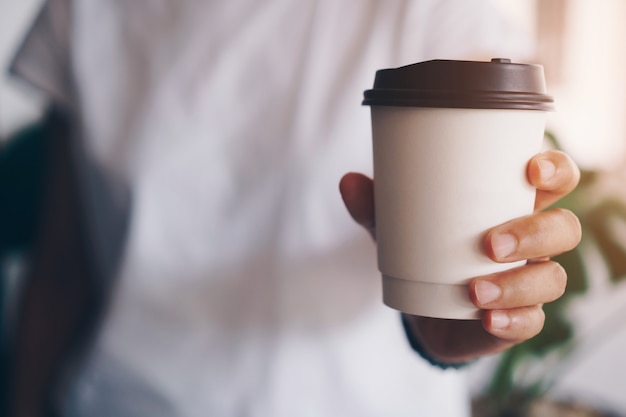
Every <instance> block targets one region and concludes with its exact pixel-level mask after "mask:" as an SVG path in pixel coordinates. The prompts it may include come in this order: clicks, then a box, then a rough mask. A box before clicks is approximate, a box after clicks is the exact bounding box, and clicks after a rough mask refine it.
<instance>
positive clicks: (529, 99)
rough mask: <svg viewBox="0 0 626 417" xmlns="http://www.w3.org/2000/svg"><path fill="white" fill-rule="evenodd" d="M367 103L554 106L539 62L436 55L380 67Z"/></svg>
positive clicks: (508, 107) (529, 108) (522, 108)
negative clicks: (485, 60)
mask: <svg viewBox="0 0 626 417" xmlns="http://www.w3.org/2000/svg"><path fill="white" fill-rule="evenodd" d="M363 104H364V105H368V106H404V107H445V108H473V109H521V110H543V111H553V110H554V100H553V99H552V97H551V96H549V95H548V94H546V85H545V79H544V75H543V67H542V66H541V65H532V64H517V63H511V60H510V59H506V58H494V59H492V60H491V62H479V61H452V60H433V61H425V62H419V63H417V64H412V65H407V66H404V67H400V68H391V69H382V70H379V71H377V72H376V78H375V80H374V88H373V89H371V90H367V91H365V94H364V100H363Z"/></svg>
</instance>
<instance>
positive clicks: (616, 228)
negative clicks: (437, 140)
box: [0, 0, 626, 415]
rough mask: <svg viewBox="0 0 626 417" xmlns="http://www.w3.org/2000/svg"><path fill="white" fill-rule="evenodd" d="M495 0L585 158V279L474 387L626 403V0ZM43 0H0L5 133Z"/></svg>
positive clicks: (561, 125)
mask: <svg viewBox="0 0 626 417" xmlns="http://www.w3.org/2000/svg"><path fill="white" fill-rule="evenodd" d="M493 1H494V2H495V3H496V4H497V5H498V7H500V8H501V10H502V12H503V13H505V14H507V15H508V16H509V17H510V19H511V22H512V24H514V25H518V26H519V27H520V28H521V29H522V30H524V31H526V32H527V33H528V35H529V36H530V37H532V38H534V40H535V41H536V45H537V48H536V54H535V59H534V61H535V62H537V63H541V64H542V65H544V68H545V73H546V79H547V85H548V90H549V92H550V93H551V94H552V95H553V96H554V97H555V101H556V105H557V112H556V113H554V114H551V115H550V116H549V121H548V130H549V131H550V132H551V133H552V134H553V135H554V137H555V138H556V140H557V145H555V143H554V142H547V144H546V146H559V147H561V148H563V149H564V150H565V151H567V152H568V153H569V154H570V155H571V156H572V157H573V158H574V159H575V160H576V161H577V163H578V164H579V166H580V167H581V168H582V169H583V170H584V174H585V175H584V178H583V180H584V181H583V184H582V185H581V187H580V189H579V190H578V191H577V192H576V193H575V195H574V196H572V198H570V199H569V200H568V201H566V202H564V203H563V204H564V205H565V206H567V207H568V208H570V209H572V210H574V211H575V212H576V213H577V214H578V215H579V216H580V217H581V219H582V220H583V230H584V232H585V238H584V240H583V242H582V244H581V246H580V248H579V249H578V250H577V252H576V254H575V256H574V257H573V258H572V257H569V258H567V259H565V260H564V262H565V263H567V266H568V273H569V274H570V275H571V276H573V277H574V278H575V279H576V280H578V281H580V282H578V281H577V282H576V283H575V285H573V288H574V290H572V292H571V293H570V294H569V296H568V297H566V299H565V300H564V302H563V303H562V304H561V305H560V306H559V308H558V310H555V311H556V313H554V314H557V315H559V320H561V321H564V322H566V325H565V327H559V326H558V325H556V327H549V328H547V330H546V333H548V336H550V332H553V333H552V334H553V335H556V334H557V333H558V329H563V328H565V329H566V331H565V333H559V335H560V336H562V337H560V339H559V338H557V339H558V340H550V339H549V338H548V340H543V342H545V343H546V344H547V345H549V348H544V347H543V346H542V347H541V348H537V346H536V345H535V346H531V347H529V348H528V350H527V351H524V350H523V349H522V350H521V351H518V352H517V353H516V355H518V356H516V357H515V358H513V359H512V358H508V362H507V361H505V363H504V365H503V359H502V358H500V357H497V358H491V359H489V360H485V361H482V362H481V363H479V364H478V365H476V366H474V367H472V369H470V371H469V378H470V379H471V382H472V386H473V390H474V391H473V394H474V395H475V396H476V398H479V397H481V396H483V395H484V393H485V392H486V390H492V391H493V390H494V386H493V385H490V384H492V382H493V381H494V375H495V374H496V372H500V376H502V375H504V376H505V377H504V379H500V380H498V382H497V384H498V387H496V388H498V389H499V391H498V393H499V394H500V395H504V396H506V395H510V393H511V392H513V391H521V392H522V393H524V395H526V396H528V397H533V396H541V397H544V396H545V395H547V396H548V397H551V398H556V399H559V400H564V401H566V402H569V403H584V404H587V405H590V406H592V407H594V408H597V409H601V410H605V411H611V412H613V413H614V414H612V415H626V396H625V395H624V391H623V383H622V381H621V378H622V375H626V355H624V353H623V352H624V351H626V284H625V283H624V281H623V280H622V278H623V277H624V275H626V266H624V265H626V209H624V207H626V204H625V203H624V202H626V181H625V180H626V173H624V171H625V169H624V163H623V162H624V161H623V159H624V157H625V156H626V122H625V120H626V118H625V116H626V114H625V110H626V82H625V78H626V77H625V75H626V54H625V53H624V49H623V43H624V40H625V39H626V24H625V23H626V2H624V1H623V0H602V1H599V2H591V1H588V0H493ZM41 3H42V1H41V0H19V1H15V0H0V68H2V69H3V71H2V72H1V73H0V138H5V137H6V136H7V135H8V134H9V133H11V132H13V131H14V130H15V129H17V128H18V127H20V126H22V125H24V124H26V123H27V122H28V121H29V120H33V119H35V118H37V117H38V116H39V115H40V113H41V110H42V106H41V102H40V100H39V99H38V98H37V97H36V96H33V95H32V92H30V91H27V90H25V89H23V88H22V86H20V85H18V84H16V83H15V81H12V80H10V79H9V77H8V75H7V74H6V71H4V69H6V65H7V63H8V62H9V60H10V58H11V57H12V54H13V53H14V50H15V48H16V47H17V45H18V43H19V40H20V39H21V38H22V37H23V35H24V31H25V30H26V27H27V26H28V25H29V23H30V21H31V19H32V18H33V16H34V13H35V12H36V11H37V9H38V7H39V6H40V4H41ZM622 255H623V256H622ZM568 291H569V290H568ZM561 324H562V323H561ZM554 329H556V330H554ZM563 335H565V336H563ZM527 352H530V353H528V354H527ZM503 369H504V371H503ZM502 372H504V373H502ZM503 384H504V385H506V384H509V385H510V386H507V387H504V385H503ZM503 387H504V388H509V390H508V391H506V393H505V394H503V392H504V388H503ZM496 391H497V390H496ZM502 401H503V402H506V401H508V400H502ZM477 413H478V412H477ZM543 415H550V414H543Z"/></svg>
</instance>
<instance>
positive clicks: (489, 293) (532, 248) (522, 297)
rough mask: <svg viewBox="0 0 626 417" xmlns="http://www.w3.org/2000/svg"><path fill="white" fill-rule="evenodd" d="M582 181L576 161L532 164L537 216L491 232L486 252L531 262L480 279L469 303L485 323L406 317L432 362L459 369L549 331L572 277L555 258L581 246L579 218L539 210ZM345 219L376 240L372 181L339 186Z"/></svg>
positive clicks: (547, 158) (542, 159)
mask: <svg viewBox="0 0 626 417" xmlns="http://www.w3.org/2000/svg"><path fill="white" fill-rule="evenodd" d="M579 178H580V172H579V170H578V168H577V167H576V165H575V164H574V163H573V161H572V160H571V159H570V158H569V157H568V156H567V155H566V154H564V153H562V152H559V151H546V152H543V153H541V154H538V155H536V156H535V157H533V158H532V159H531V160H530V162H529V164H528V180H529V182H530V184H532V185H533V186H534V187H536V188H537V197H536V202H535V212H534V214H532V215H529V216H525V217H521V218H518V219H514V220H511V221H510V222H507V223H504V224H502V225H499V226H497V227H495V228H493V229H491V230H490V231H489V232H488V233H487V234H486V236H485V240H484V249H485V253H486V255H487V256H489V258H491V259H492V260H493V261H495V262H513V261H518V260H524V259H528V262H527V264H526V265H524V266H521V267H518V268H515V269H511V270H508V271H504V272H499V273H495V274H491V275H487V276H481V277H477V278H475V279H474V280H473V281H472V282H471V284H470V287H469V297H470V299H471V300H472V302H473V303H474V304H475V305H476V306H477V307H479V308H481V309H483V316H482V320H481V321H476V320H473V321H464V320H444V319H434V318H426V317H417V316H409V315H405V317H406V318H407V319H408V320H407V321H408V323H409V326H410V327H411V330H412V331H413V332H414V335H415V337H417V338H418V339H419V340H420V341H421V343H422V345H423V347H424V348H425V349H426V350H427V352H428V353H429V354H430V355H432V357H433V358H435V359H437V360H439V361H442V362H448V363H458V362H464V361H467V360H471V359H474V358H476V357H480V356H483V355H488V354H493V353H497V352H500V351H502V350H505V349H507V348H509V347H511V346H513V345H515V344H517V343H520V342H522V341H524V340H527V339H529V338H531V337H533V336H535V335H536V334H538V333H539V332H540V331H541V329H542V328H543V325H544V320H545V315H544V313H543V310H542V306H543V304H544V303H547V302H550V301H554V300H556V299H557V298H559V297H560V296H561V295H563V293H564V291H565V285H566V281H567V276H566V273H565V271H564V270H563V268H562V267H561V266H560V265H559V264H557V263H556V262H553V261H550V259H549V258H550V257H551V256H555V255H557V254H560V253H562V252H565V251H568V250H571V249H573V248H574V247H575V246H576V245H577V244H578V243H579V241H580V238H581V228H580V222H579V221H578V219H577V218H576V216H575V215H574V214H573V213H572V212H570V211H568V210H565V209H552V210H549V211H542V210H544V209H545V208H547V207H549V206H550V205H551V204H553V203H554V202H556V201H557V200H559V199H560V198H561V197H563V196H564V195H566V194H568V193H569V192H571V191H572V190H573V189H574V188H575V187H576V185H577V184H578V180H579ZM339 188H340V192H341V195H342V197H343V200H344V203H345V205H346V208H347V209H348V212H349V213H350V215H351V216H352V217H353V219H354V220H355V221H356V222H357V223H359V224H361V225H362V226H363V227H365V228H366V229H367V230H368V231H369V232H370V233H371V234H372V236H374V237H375V236H376V229H375V222H374V191H373V182H372V180H371V179H369V178H368V177H366V176H364V175H362V174H356V173H350V174H346V175H345V176H344V177H343V178H342V179H341V182H340V184H339Z"/></svg>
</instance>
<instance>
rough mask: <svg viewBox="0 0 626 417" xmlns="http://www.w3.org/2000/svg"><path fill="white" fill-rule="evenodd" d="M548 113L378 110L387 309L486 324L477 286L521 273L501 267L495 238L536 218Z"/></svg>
mask: <svg viewBox="0 0 626 417" xmlns="http://www.w3.org/2000/svg"><path fill="white" fill-rule="evenodd" d="M545 117H546V113H545V112H543V111H538V110H508V109H507V110H503V109H448V108H416V107H392V106H373V107H372V129H373V149H374V193H375V206H376V240H377V246H378V264H379V269H380V271H381V273H382V275H383V299H384V302H385V304H387V305H388V306H390V307H392V308H395V309H397V310H400V311H403V312H406V313H409V314H415V315H420V316H428V317H440V318H452V319H476V318H479V317H480V312H479V310H478V309H477V308H476V307H475V306H474V305H473V304H472V303H471V301H470V299H469V295H468V283H469V281H470V280H471V279H472V278H474V277H476V276H480V275H485V274H491V273H494V272H499V271H503V270H506V269H509V268H513V267H516V266H519V265H521V264H523V263H525V261H520V262H515V263H504V264H503V263H496V262H493V261H491V260H490V259H489V258H488V257H487V256H486V254H485V252H484V250H483V246H482V245H483V243H482V242H483V238H484V235H485V232H486V231H487V230H488V229H490V228H492V227H494V226H496V225H499V224H501V223H504V222H506V221H508V220H511V219H514V218H516V217H520V216H524V215H527V214H530V213H532V211H533V207H534V201H535V189H534V188H533V187H531V186H530V184H529V183H528V179H527V174H526V172H527V165H528V161H529V160H530V158H531V157H532V156H533V155H535V154H536V153H537V152H539V150H540V149H541V143H542V139H543V134H544V128H545Z"/></svg>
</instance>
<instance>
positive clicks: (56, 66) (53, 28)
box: [9, 0, 75, 106]
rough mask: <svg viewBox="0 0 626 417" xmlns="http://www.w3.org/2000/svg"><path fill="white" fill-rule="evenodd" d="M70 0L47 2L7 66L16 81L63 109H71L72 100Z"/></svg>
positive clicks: (51, 0)
mask: <svg viewBox="0 0 626 417" xmlns="http://www.w3.org/2000/svg"><path fill="white" fill-rule="evenodd" d="M70 1H71V0H48V1H46V3H45V4H44V5H43V6H42V8H41V10H40V11H39V13H38V14H37V16H36V18H35V20H34V22H33V25H32V27H31V28H30V30H29V31H28V33H27V35H26V37H25V38H24V40H23V41H22V43H21V45H20V46H19V47H18V50H17V52H16V54H15V57H14V58H13V61H12V62H11V65H10V67H9V72H10V74H11V75H13V76H14V77H16V78H17V79H18V80H20V81H22V82H23V83H25V84H26V85H28V86H30V87H33V88H35V89H36V90H38V91H39V92H41V93H43V94H44V95H45V97H46V99H48V100H50V101H54V102H57V103H59V104H62V105H65V106H71V105H72V103H73V102H74V97H75V94H74V83H73V80H72V71H71V30H72V28H71V24H72V22H71V5H70Z"/></svg>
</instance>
